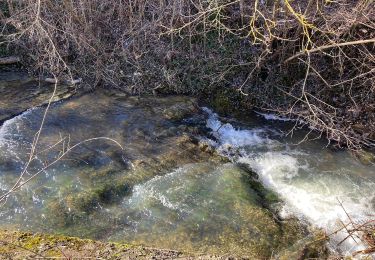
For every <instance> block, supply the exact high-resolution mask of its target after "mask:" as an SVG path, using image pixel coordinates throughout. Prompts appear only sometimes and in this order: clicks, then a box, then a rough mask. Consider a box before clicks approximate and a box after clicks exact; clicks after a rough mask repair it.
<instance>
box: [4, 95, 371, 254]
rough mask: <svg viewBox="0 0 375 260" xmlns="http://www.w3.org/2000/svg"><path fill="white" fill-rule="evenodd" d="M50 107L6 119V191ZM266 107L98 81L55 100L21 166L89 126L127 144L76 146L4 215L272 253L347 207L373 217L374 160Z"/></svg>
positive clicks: (161, 243) (338, 248) (60, 229)
mask: <svg viewBox="0 0 375 260" xmlns="http://www.w3.org/2000/svg"><path fill="white" fill-rule="evenodd" d="M43 113H44V108H40V107H36V108H32V109H29V110H27V111H26V112H23V113H22V114H20V115H18V116H15V117H13V118H12V119H9V120H7V121H5V122H4V123H3V124H2V126H0V191H1V194H2V193H4V192H5V191H7V190H8V189H9V188H11V186H12V185H13V184H14V183H15V182H16V181H17V178H18V176H19V174H20V172H22V170H23V169H24V167H25V162H26V161H27V159H28V152H30V146H31V142H32V140H33V137H34V134H35V133H36V132H37V131H38V129H39V126H40V122H41V120H42V118H43ZM270 117H271V116H270V115H260V114H255V113H253V114H249V115H246V116H244V118H243V119H241V120H236V119H233V118H225V117H220V116H218V115H217V114H215V112H214V111H212V110H211V109H209V108H206V107H199V106H198V105H197V102H196V101H195V100H194V99H192V98H188V97H180V96H175V97H166V98H163V97H160V98H156V97H148V98H139V97H126V96H124V95H122V94H121V93H117V92H109V91H107V92H106V91H102V90H97V91H95V92H93V93H89V94H85V95H83V96H80V97H74V98H71V99H69V100H66V101H62V102H57V103H54V104H53V105H52V106H51V108H50V110H49V112H48V114H47V117H46V120H45V124H44V127H43V130H42V132H41V139H40V142H39V143H38V146H37V151H38V152H40V154H38V155H37V158H36V159H35V160H33V162H32V163H31V164H30V166H29V168H28V170H27V173H26V176H25V178H27V176H31V175H32V174H33V173H35V172H37V171H38V170H40V169H42V168H43V165H45V162H48V161H51V160H53V158H56V156H58V155H59V153H61V152H62V151H64V150H66V149H67V148H68V147H70V146H72V145H74V144H76V143H78V142H80V141H83V140H86V139H89V138H94V137H107V138H111V139H113V140H116V141H117V142H118V143H119V144H120V145H121V146H122V147H123V149H121V148H120V147H119V146H118V145H117V144H115V143H114V142H111V141H110V140H95V141H91V142H85V143H83V144H82V145H80V146H78V147H77V148H75V149H73V150H72V152H70V153H69V154H68V155H67V156H66V157H64V158H63V159H62V160H61V161H59V162H58V163H57V164H55V165H53V166H51V167H50V168H47V169H46V170H44V171H42V173H41V174H39V175H38V176H37V177H36V178H35V179H33V180H32V181H31V182H29V183H28V184H26V185H25V186H23V187H22V188H21V190H19V191H17V192H15V193H14V194H12V195H11V196H9V198H8V199H7V202H6V203H5V204H4V205H3V206H2V207H1V208H0V227H1V228H5V229H20V230H29V231H33V232H49V233H58V234H66V235H71V236H79V237H85V238H93V239H99V240H103V241H119V242H126V243H134V244H143V245H147V246H153V247H160V248H171V249H177V250H185V251H190V252H198V253H210V254H226V253H230V254H233V255H238V256H247V257H257V258H258V257H259V258H271V257H275V256H281V255H287V254H288V252H289V251H291V250H294V249H293V248H294V247H295V245H296V244H298V243H300V242H301V241H306V242H309V241H311V240H313V239H314V232H316V230H318V229H322V230H324V231H326V232H327V233H331V232H334V231H336V230H337V229H338V228H339V227H340V222H339V221H340V220H341V221H343V222H346V221H348V216H347V214H348V215H349V216H350V217H351V218H352V219H353V220H354V221H365V220H367V219H370V218H371V217H372V218H373V216H374V212H375V166H374V165H365V164H362V163H361V162H359V161H358V160H356V159H354V158H353V156H352V155H351V154H350V153H349V152H347V151H344V150H333V149H331V148H329V147H328V146H327V141H326V140H323V139H316V140H309V141H305V142H300V141H301V140H302V139H303V138H304V137H305V135H306V134H307V132H306V131H305V130H295V132H294V134H293V135H292V136H291V135H286V133H287V132H288V130H290V128H291V127H292V126H293V124H292V123H291V122H288V121H282V120H270ZM271 118H273V119H278V118H274V117H271ZM62 138H65V139H64V140H65V141H63V142H60V143H59V144H58V145H55V146H54V145H53V144H55V143H56V142H57V141H58V140H61V139H62ZM46 149H47V150H46ZM340 203H342V205H343V207H342V206H341V205H340ZM344 209H345V210H346V212H347V213H346V212H345V211H344ZM346 235H347V234H346V233H345V231H340V232H338V233H337V234H334V235H332V236H331V239H330V241H329V242H328V247H329V248H330V250H332V251H333V252H338V253H341V254H344V255H345V254H349V253H351V252H355V251H357V250H361V249H363V246H364V245H362V244H361V243H356V242H355V241H353V240H351V239H348V240H346V241H345V242H344V243H341V244H340V241H341V240H342V239H343V238H344V237H345V236H346Z"/></svg>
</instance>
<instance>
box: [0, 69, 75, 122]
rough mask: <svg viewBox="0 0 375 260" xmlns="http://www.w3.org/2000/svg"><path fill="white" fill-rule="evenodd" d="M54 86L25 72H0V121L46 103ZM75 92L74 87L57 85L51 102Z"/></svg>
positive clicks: (65, 97)
mask: <svg viewBox="0 0 375 260" xmlns="http://www.w3.org/2000/svg"><path fill="white" fill-rule="evenodd" d="M53 89H54V86H53V85H51V84H45V83H43V82H42V83H40V82H38V81H37V80H36V79H34V78H32V77H31V76H29V75H28V74H27V73H25V72H0V92H1V96H0V122H2V121H4V120H6V119H9V118H11V117H13V116H16V115H18V114H20V113H22V112H23V111H25V110H27V109H29V108H32V107H36V106H41V105H44V104H47V103H48V101H49V99H50V98H51V95H52V93H53ZM74 94H75V88H74V87H70V86H65V85H59V86H58V88H57V91H56V94H55V97H54V99H53V102H56V101H59V100H63V99H67V98H69V97H71V96H73V95H74Z"/></svg>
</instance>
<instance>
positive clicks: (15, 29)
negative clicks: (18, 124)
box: [1, 0, 375, 149]
mask: <svg viewBox="0 0 375 260" xmlns="http://www.w3.org/2000/svg"><path fill="white" fill-rule="evenodd" d="M374 5H375V4H374V1H368V0H358V1H354V0H339V1H329V0H304V1H291V0H278V1H268V0H214V1H208V0H193V1H188V0H178V1H169V0H159V1H150V0H136V1H127V0H121V1H111V0H71V1H56V0H37V1H35V0H25V1H15V0H7V4H6V8H3V10H6V12H5V11H4V12H3V14H1V17H2V22H1V23H2V25H3V29H2V32H3V33H2V38H3V39H4V40H3V43H2V44H3V45H4V44H10V45H11V46H12V48H15V49H16V50H17V51H18V52H23V53H24V54H26V55H24V56H23V57H27V58H24V59H25V60H24V62H26V63H28V64H29V65H30V66H31V67H33V69H34V70H36V71H38V72H41V73H54V74H56V75H58V77H60V78H64V77H70V78H73V77H80V78H83V82H84V83H85V85H86V86H90V87H95V86H99V85H100V86H111V87H115V88H119V89H122V90H124V91H127V92H129V93H133V94H135V93H144V92H146V93H153V92H160V91H164V92H168V93H171V92H176V93H190V94H200V93H201V92H202V91H203V92H205V93H211V92H212V91H213V90H214V89H215V88H216V89H217V88H225V89H230V90H234V92H236V91H237V93H240V94H241V95H242V96H243V97H242V98H243V99H244V100H245V101H246V103H247V104H248V106H257V107H259V108H261V109H266V110H271V111H275V112H277V113H279V114H282V115H286V116H290V117H292V118H295V119H297V120H299V121H300V122H303V123H305V124H307V125H308V126H309V127H311V128H312V129H315V130H318V131H320V132H321V133H325V134H326V136H327V138H328V139H329V140H333V141H336V142H337V143H338V144H340V145H341V144H343V145H345V146H347V147H350V148H353V149H358V148H360V147H374V146H375V141H374V140H375V130H374V129H375V113H374V112H375V103H374V102H375V101H374V100H375V95H374V93H375V86H374V82H375V80H374V79H375V78H374V76H375V59H374V48H375V47H374V44H375V21H374V20H375V18H374V17H375V6H374Z"/></svg>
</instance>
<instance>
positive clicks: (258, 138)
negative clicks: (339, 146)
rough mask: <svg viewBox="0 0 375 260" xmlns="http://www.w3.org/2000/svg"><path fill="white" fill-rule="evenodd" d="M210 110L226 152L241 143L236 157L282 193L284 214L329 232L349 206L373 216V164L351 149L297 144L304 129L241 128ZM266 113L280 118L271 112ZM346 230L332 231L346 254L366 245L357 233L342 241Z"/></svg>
mask: <svg viewBox="0 0 375 260" xmlns="http://www.w3.org/2000/svg"><path fill="white" fill-rule="evenodd" d="M205 110H206V112H207V113H208V114H209V119H208V121H207V126H208V127H209V128H210V129H212V131H213V134H214V135H215V137H216V138H217V142H216V145H217V147H218V149H219V150H221V151H222V153H224V154H231V153H233V152H232V150H233V149H237V153H236V154H235V155H234V156H233V155H232V157H233V160H234V161H238V162H242V163H246V164H248V165H249V166H250V167H251V168H252V169H253V170H254V171H255V172H257V173H258V174H259V176H260V179H261V180H262V183H263V184H264V185H265V186H266V187H268V188H270V189H272V190H274V191H275V192H277V193H278V194H279V195H280V196H281V198H282V199H283V201H284V202H285V204H284V206H283V208H282V211H281V212H280V213H281V215H282V216H283V217H288V216H290V215H294V216H298V217H299V218H300V219H304V220H307V221H308V222H309V223H312V224H313V225H315V226H318V227H320V228H323V229H324V230H326V231H327V233H328V234H330V233H332V232H335V231H336V230H337V229H339V228H340V227H342V225H340V224H339V221H340V220H341V221H344V222H345V223H347V221H348V216H347V214H346V212H347V213H348V215H349V216H350V217H351V218H352V220H354V221H358V222H359V223H363V222H365V221H366V220H370V219H373V218H374V216H375V167H374V166H373V165H372V166H366V165H363V164H361V163H360V162H358V161H357V160H355V159H353V157H352V156H351V155H350V154H349V153H348V152H346V151H335V152H333V151H331V150H330V149H329V148H327V147H325V145H326V143H324V140H323V141H322V140H320V141H314V142H312V141H310V142H305V143H301V144H299V145H297V143H299V140H302V139H303V137H304V136H303V134H305V133H303V132H302V133H300V134H299V135H297V136H296V137H294V138H291V139H290V138H285V137H283V135H282V131H281V130H277V128H275V127H271V128H270V126H268V127H262V126H261V127H255V128H251V129H247V128H246V127H242V128H241V129H238V128H237V129H236V128H235V127H233V126H232V125H231V124H229V123H223V122H221V121H220V119H219V118H218V116H217V114H215V113H213V112H212V111H211V110H209V109H205ZM265 117H266V118H267V119H276V120H280V118H277V117H274V116H271V115H266V116H265ZM276 125H278V126H279V127H280V129H282V128H283V125H280V124H276ZM274 126H275V125H274ZM229 156H230V155H229ZM340 203H342V205H343V207H342V206H341V205H340ZM344 209H345V210H344ZM345 211H346V212H345ZM346 236H347V233H346V232H344V231H342V232H339V233H338V234H336V235H333V236H332V239H331V242H330V246H331V248H332V249H334V250H337V251H339V252H342V253H344V254H347V253H349V252H355V251H357V250H361V249H363V245H362V244H361V243H357V242H356V241H353V240H352V239H347V240H346V242H345V243H342V244H341V245H340V246H339V247H337V244H339V243H340V242H341V241H342V239H343V238H345V237H346ZM357 241H358V240H357Z"/></svg>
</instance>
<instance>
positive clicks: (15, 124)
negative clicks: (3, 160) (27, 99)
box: [0, 109, 35, 161]
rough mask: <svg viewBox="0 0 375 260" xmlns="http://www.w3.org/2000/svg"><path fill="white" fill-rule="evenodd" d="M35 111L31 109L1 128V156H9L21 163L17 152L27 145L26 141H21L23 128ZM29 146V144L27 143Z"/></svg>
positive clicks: (7, 121)
mask: <svg viewBox="0 0 375 260" xmlns="http://www.w3.org/2000/svg"><path fill="white" fill-rule="evenodd" d="M34 110H35V109H29V110H27V111H25V112H23V113H22V114H20V115H18V116H15V117H13V118H11V119H9V120H6V121H5V122H4V123H3V124H2V125H1V126H0V152H1V156H9V158H10V157H11V158H12V159H15V160H18V161H20V160H21V159H20V158H19V154H18V152H17V150H18V149H16V148H17V147H19V146H20V145H22V144H25V142H24V141H22V140H21V141H20V138H18V137H22V135H20V133H21V128H22V124H24V120H27V117H28V115H29V114H31V113H32V112H33V111H34ZM27 144H29V142H27Z"/></svg>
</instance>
